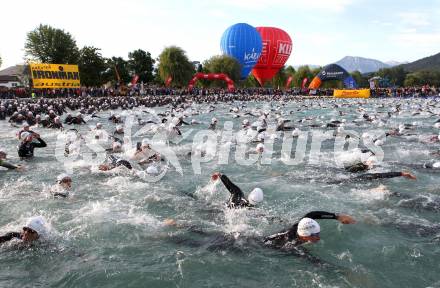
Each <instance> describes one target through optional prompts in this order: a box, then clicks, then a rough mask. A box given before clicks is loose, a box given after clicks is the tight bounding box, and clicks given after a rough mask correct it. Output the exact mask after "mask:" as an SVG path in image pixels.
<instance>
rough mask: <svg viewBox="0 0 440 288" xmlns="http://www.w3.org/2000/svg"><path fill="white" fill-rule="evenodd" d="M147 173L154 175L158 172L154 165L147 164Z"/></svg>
mask: <svg viewBox="0 0 440 288" xmlns="http://www.w3.org/2000/svg"><path fill="white" fill-rule="evenodd" d="M147 173H148V174H152V175H156V174H159V170H157V167H156V166H148V167H147Z"/></svg>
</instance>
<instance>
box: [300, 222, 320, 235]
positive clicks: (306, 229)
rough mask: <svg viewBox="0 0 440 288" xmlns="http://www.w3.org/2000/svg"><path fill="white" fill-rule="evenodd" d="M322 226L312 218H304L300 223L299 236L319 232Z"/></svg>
mask: <svg viewBox="0 0 440 288" xmlns="http://www.w3.org/2000/svg"><path fill="white" fill-rule="evenodd" d="M320 231H321V228H320V227H319V224H318V222H316V221H315V220H313V219H311V218H303V219H301V221H299V223H298V231H297V233H298V235H299V236H310V235H312V234H316V233H319V232H320Z"/></svg>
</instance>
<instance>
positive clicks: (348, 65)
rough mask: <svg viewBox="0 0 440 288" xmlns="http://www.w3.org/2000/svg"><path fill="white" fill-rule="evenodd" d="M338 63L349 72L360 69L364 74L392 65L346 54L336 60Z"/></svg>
mask: <svg viewBox="0 0 440 288" xmlns="http://www.w3.org/2000/svg"><path fill="white" fill-rule="evenodd" d="M336 64H338V65H340V66H341V67H343V68H344V69H345V70H347V71H348V72H353V71H359V72H361V73H362V74H363V73H370V72H376V71H379V70H380V69H382V68H390V67H391V65H388V64H385V63H383V62H381V61H379V60H374V59H368V58H362V57H352V56H346V57H344V58H342V59H341V60H339V61H338V62H336Z"/></svg>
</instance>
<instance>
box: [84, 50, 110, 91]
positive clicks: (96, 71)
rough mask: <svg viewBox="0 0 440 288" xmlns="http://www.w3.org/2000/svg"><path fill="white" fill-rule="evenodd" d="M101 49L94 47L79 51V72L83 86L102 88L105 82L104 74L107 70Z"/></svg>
mask: <svg viewBox="0 0 440 288" xmlns="http://www.w3.org/2000/svg"><path fill="white" fill-rule="evenodd" d="M100 50H101V49H99V48H95V47H92V46H84V47H83V48H82V49H81V50H80V51H79V55H80V56H79V62H78V65H79V72H80V77H81V85H83V86H89V87H90V86H100V85H102V84H103V83H104V82H105V80H106V79H105V78H104V74H105V70H106V69H107V65H106V63H105V59H104V58H103V57H102V55H101V52H100Z"/></svg>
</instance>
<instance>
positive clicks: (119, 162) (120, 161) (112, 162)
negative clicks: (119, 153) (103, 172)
mask: <svg viewBox="0 0 440 288" xmlns="http://www.w3.org/2000/svg"><path fill="white" fill-rule="evenodd" d="M108 160H109V162H110V166H111V167H112V168H116V167H119V166H125V167H126V168H127V169H129V170H131V169H133V167H132V166H131V164H130V162H128V161H127V160H124V159H120V158H117V157H115V156H113V155H109V156H108Z"/></svg>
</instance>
